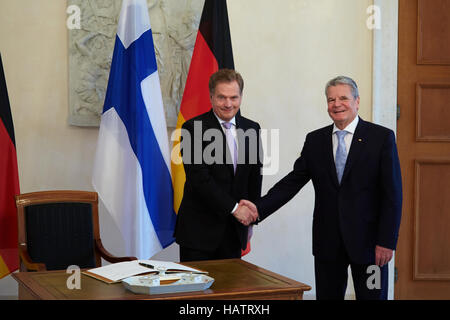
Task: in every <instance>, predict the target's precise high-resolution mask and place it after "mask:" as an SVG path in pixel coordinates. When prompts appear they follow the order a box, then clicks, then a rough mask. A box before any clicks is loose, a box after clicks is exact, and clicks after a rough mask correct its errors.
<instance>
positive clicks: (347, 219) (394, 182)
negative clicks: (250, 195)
mask: <svg viewBox="0 0 450 320" xmlns="http://www.w3.org/2000/svg"><path fill="white" fill-rule="evenodd" d="M325 93H326V97H327V103H328V114H329V116H330V117H331V119H332V120H333V122H334V124H333V125H330V126H327V127H324V128H322V129H318V130H316V131H313V132H311V133H309V134H308V135H307V136H306V140H305V144H304V146H303V150H302V152H301V156H300V157H299V158H298V159H297V160H296V162H295V164H294V169H293V170H292V171H291V172H290V173H289V174H288V175H286V176H285V177H284V178H283V179H282V180H280V181H279V182H278V183H277V184H275V185H274V186H273V187H272V188H271V189H270V190H269V192H268V193H267V195H266V196H264V197H263V198H261V199H260V200H258V201H256V203H255V204H256V206H254V205H253V204H252V203H250V202H248V201H242V202H241V203H240V204H245V205H248V206H249V207H251V208H253V210H255V211H256V210H257V212H258V213H259V219H260V221H262V220H264V219H265V218H266V217H267V216H269V215H270V214H271V213H273V212H275V211H276V210H278V209H279V208H280V207H281V206H283V205H284V204H285V203H287V202H288V201H289V200H290V199H292V198H293V197H294V196H295V195H296V194H297V193H298V192H299V191H300V189H301V188H302V187H303V186H304V185H305V184H306V183H307V182H308V181H309V180H311V181H312V183H313V186H314V190H315V207H314V215H313V255H314V265H315V278H316V294H317V299H344V295H345V291H346V287H347V270H348V266H349V265H350V267H351V272H352V277H353V282H354V286H355V294H356V298H357V299H387V289H388V266H387V263H388V262H389V260H391V258H392V255H393V250H395V247H396V243H397V238H398V230H399V225H400V217H401V207H402V182H401V172H400V164H399V159H398V154H397V147H396V143H395V136H394V133H393V132H392V131H391V130H389V129H387V128H384V127H382V126H379V125H376V124H372V123H370V122H366V121H364V120H363V119H361V118H360V117H359V116H358V109H359V100H360V99H359V94H358V88H357V85H356V83H355V82H354V81H353V80H352V79H350V78H348V77H342V76H341V77H337V78H335V79H332V80H330V81H329V82H328V83H327V86H326V90H325ZM375 265H376V266H378V267H375V268H374V266H375Z"/></svg>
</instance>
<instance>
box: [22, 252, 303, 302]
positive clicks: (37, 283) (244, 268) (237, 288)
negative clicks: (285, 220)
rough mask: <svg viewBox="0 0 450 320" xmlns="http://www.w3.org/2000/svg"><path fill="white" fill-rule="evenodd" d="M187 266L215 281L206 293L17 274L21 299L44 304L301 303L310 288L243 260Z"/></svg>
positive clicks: (61, 275) (64, 275) (50, 274)
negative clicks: (136, 289) (72, 285)
mask: <svg viewBox="0 0 450 320" xmlns="http://www.w3.org/2000/svg"><path fill="white" fill-rule="evenodd" d="M184 264H185V265H188V266H191V267H194V268H198V269H201V270H205V271H208V272H209V274H208V275H209V276H211V277H213V278H214V279H215V281H214V283H213V285H212V286H211V287H210V288H209V289H208V290H204V291H196V292H184V293H174V294H161V295H141V294H135V293H133V292H131V291H128V290H127V289H125V287H124V286H123V285H122V284H121V283H115V284H106V283H104V282H102V281H99V280H96V279H94V278H91V277H88V276H86V275H84V274H81V289H72V290H70V289H68V288H67V284H66V282H67V279H68V278H69V277H70V276H71V274H68V273H66V271H65V270H61V271H45V272H18V273H13V278H14V279H16V280H17V282H18V283H19V299H45V300H114V299H121V300H124V299H125V300H137V299H160V300H179V299H190V300H198V299H201V300H209V299H212V300H221V299H227V300H237V299H248V300H257V299H265V300H272V299H277V300H301V299H302V298H303V292H304V291H308V290H311V287H310V286H308V285H306V284H303V283H301V282H297V281H294V280H292V279H289V278H286V277H283V276H281V275H279V274H276V273H274V272H271V271H268V270H265V269H263V268H260V267H258V266H256V265H254V264H251V263H249V262H246V261H244V260H240V259H230V260H211V261H196V262H187V263H184Z"/></svg>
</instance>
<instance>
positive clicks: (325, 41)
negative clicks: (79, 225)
mask: <svg viewBox="0 0 450 320" xmlns="http://www.w3.org/2000/svg"><path fill="white" fill-rule="evenodd" d="M371 4H372V1H371V0H339V1H337V0H314V1H312V0H309V1H308V0H283V1H277V2H275V1H269V0H246V1H242V0H228V10H229V19H230V27H231V35H232V41H233V50H234V59H235V64H236V69H237V70H238V71H240V72H241V74H242V75H243V77H244V80H245V82H246V83H245V90H244V101H243V104H242V113H243V115H245V116H248V117H249V118H252V119H254V120H256V121H258V122H260V124H261V126H262V127H263V128H268V129H279V130H280V131H279V132H280V141H281V143H280V155H279V163H280V168H279V170H278V172H277V173H276V174H275V175H273V176H267V177H265V178H264V182H263V193H265V192H266V191H267V190H268V189H269V188H270V187H271V186H272V185H273V184H274V183H275V182H276V181H278V180H279V179H280V178H281V177H283V176H284V175H285V174H286V173H288V172H289V170H290V169H291V167H292V164H293V162H294V160H295V159H296V157H297V156H298V155H299V152H300V150H301V147H302V145H303V141H304V138H305V135H306V133H307V132H309V131H311V130H314V129H316V128H319V127H322V126H325V125H328V124H329V123H330V119H329V118H328V115H327V113H326V104H325V98H324V93H323V90H324V89H323V87H324V85H325V83H326V81H327V80H329V79H330V78H332V77H334V76H336V75H339V74H345V75H348V76H351V77H353V78H354V79H355V80H356V81H357V82H358V84H359V87H360V94H361V110H360V114H361V116H362V117H363V118H365V119H367V120H371V118H372V117H371V115H372V74H373V73H372V51H373V50H372V32H371V31H370V30H369V29H368V28H367V27H366V19H367V17H368V15H367V14H366V9H367V7H368V6H369V5H371ZM65 11H66V3H65V1H61V0H37V1H36V0H16V1H8V0H0V39H1V41H0V51H1V52H2V56H3V63H4V68H5V73H6V78H7V85H8V89H9V97H10V102H11V109H12V113H13V118H14V125H15V133H16V143H17V153H18V162H19V176H20V185H21V191H22V192H30V191H37V190H45V189H84V190H92V186H91V183H90V180H91V172H92V162H93V155H94V151H95V146H96V140H97V134H98V130H97V129H92V128H91V129H88V128H79V127H71V126H69V125H68V124H67V114H68V89H67V87H68V58H67V56H68V55H67V29H66V27H65V23H66V17H67V15H66V12H65ZM313 203H314V193H313V190H312V187H311V185H310V184H308V185H307V186H306V187H305V188H304V189H303V190H302V191H301V192H300V193H299V194H298V195H297V196H296V197H295V198H294V199H293V200H292V201H291V202H290V203H288V204H287V205H286V206H285V207H283V208H282V209H280V210H279V212H278V213H276V214H274V215H273V216H272V217H270V218H268V219H267V220H266V221H265V222H264V223H262V224H261V225H259V226H257V227H256V228H255V234H254V237H253V240H252V252H251V253H250V254H249V255H248V256H246V257H245V260H248V261H250V262H252V263H256V264H258V265H260V266H262V267H264V268H267V269H269V270H272V271H274V272H278V273H280V274H282V275H285V276H287V277H290V278H293V279H295V280H298V281H301V282H304V283H307V284H309V285H311V286H313V290H312V291H311V292H310V293H309V295H310V297H312V296H313V295H314V292H315V291H314V273H313V257H312V254H311V221H312V210H313ZM100 209H101V212H100V220H101V221H100V224H101V235H102V239H103V242H104V245H105V247H106V248H107V249H108V250H110V251H112V252H113V253H116V254H120V252H121V251H122V250H123V247H122V246H121V244H120V243H118V242H117V240H116V239H115V237H114V234H115V233H116V232H117V228H116V227H115V226H114V224H113V223H112V221H111V219H110V218H109V216H108V214H107V213H105V212H104V210H102V209H103V207H102V206H101V207H100ZM158 258H164V259H168V260H177V259H178V252H177V246H176V245H173V246H171V247H170V248H168V249H166V250H164V251H163V252H162V253H161V254H159V255H158ZM351 293H352V292H351V291H349V294H351ZM16 294H17V286H16V284H15V281H14V280H12V279H11V277H6V278H5V279H2V280H0V297H2V296H14V295H16Z"/></svg>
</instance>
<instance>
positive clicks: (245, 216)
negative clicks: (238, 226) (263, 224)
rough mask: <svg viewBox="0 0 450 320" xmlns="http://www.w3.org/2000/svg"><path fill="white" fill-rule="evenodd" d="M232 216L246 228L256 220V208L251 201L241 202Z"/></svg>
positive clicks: (257, 216)
mask: <svg viewBox="0 0 450 320" xmlns="http://www.w3.org/2000/svg"><path fill="white" fill-rule="evenodd" d="M233 216H234V217H235V218H236V219H237V220H238V221H239V222H240V223H242V224H243V225H244V226H247V227H248V226H249V225H250V224H252V223H254V222H255V221H257V220H258V218H259V215H258V208H256V205H255V204H254V203H253V202H251V201H248V200H241V201H240V202H239V205H238V207H237V209H236V211H235V212H234V213H233Z"/></svg>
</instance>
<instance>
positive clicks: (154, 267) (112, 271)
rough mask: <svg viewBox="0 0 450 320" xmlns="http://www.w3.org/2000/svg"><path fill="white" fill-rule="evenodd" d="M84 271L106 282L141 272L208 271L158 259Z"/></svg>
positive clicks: (198, 272) (199, 272)
mask: <svg viewBox="0 0 450 320" xmlns="http://www.w3.org/2000/svg"><path fill="white" fill-rule="evenodd" d="M82 273H83V274H85V275H88V276H90V277H93V278H95V279H98V280H101V281H104V282H106V283H115V282H120V281H122V280H123V279H125V278H129V277H132V276H137V275H140V274H169V273H192V274H207V273H208V272H206V271H202V270H198V269H194V268H191V267H187V266H185V265H182V264H178V263H175V262H167V261H157V260H133V261H125V262H118V263H113V264H109V265H106V266H103V267H98V268H94V269H89V270H86V271H83V272H82Z"/></svg>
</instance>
